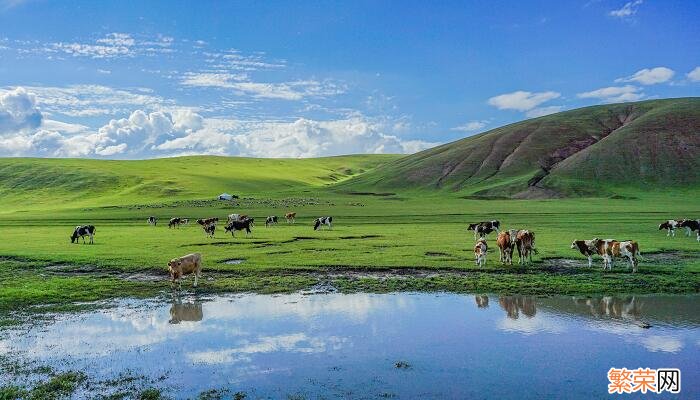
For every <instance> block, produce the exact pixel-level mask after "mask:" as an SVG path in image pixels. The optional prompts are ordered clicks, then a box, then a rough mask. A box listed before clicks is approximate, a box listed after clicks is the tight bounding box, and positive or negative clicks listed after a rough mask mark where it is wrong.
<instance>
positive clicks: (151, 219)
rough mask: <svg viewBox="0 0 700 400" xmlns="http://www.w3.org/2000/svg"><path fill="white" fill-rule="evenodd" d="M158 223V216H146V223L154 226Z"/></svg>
mask: <svg viewBox="0 0 700 400" xmlns="http://www.w3.org/2000/svg"><path fill="white" fill-rule="evenodd" d="M157 224H158V218H156V217H154V216H150V217H148V225H151V226H156V225H157Z"/></svg>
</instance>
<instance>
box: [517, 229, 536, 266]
mask: <svg viewBox="0 0 700 400" xmlns="http://www.w3.org/2000/svg"><path fill="white" fill-rule="evenodd" d="M515 248H516V249H518V263H519V264H524V263H525V259H526V258H527V259H528V260H529V262H532V253H534V252H536V251H537V250H535V232H532V231H529V230H526V229H521V230H519V231H518V232H517V233H516V235H515Z"/></svg>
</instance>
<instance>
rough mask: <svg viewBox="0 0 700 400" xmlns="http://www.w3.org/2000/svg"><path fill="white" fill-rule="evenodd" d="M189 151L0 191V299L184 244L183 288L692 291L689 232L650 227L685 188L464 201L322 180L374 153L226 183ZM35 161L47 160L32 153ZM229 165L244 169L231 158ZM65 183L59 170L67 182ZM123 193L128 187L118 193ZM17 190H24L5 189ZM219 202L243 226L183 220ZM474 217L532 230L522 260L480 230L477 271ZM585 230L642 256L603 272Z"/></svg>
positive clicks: (691, 209)
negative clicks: (188, 261) (154, 162)
mask: <svg viewBox="0 0 700 400" xmlns="http://www.w3.org/2000/svg"><path fill="white" fill-rule="evenodd" d="M195 159H196V161H200V162H198V163H190V167H189V169H184V170H182V171H186V172H187V173H186V174H185V173H183V172H181V171H178V170H175V171H173V170H170V169H165V167H163V165H165V164H166V163H168V162H169V163H170V164H169V165H176V166H178V167H176V168H180V167H179V166H180V165H182V163H175V162H174V161H183V160H181V159H179V160H158V162H159V164H160V165H158V166H157V168H153V169H150V168H149V169H146V171H147V173H146V174H152V176H151V177H150V178H149V179H150V181H149V180H148V179H144V178H142V177H139V179H136V178H130V177H129V172H131V173H132V174H133V175H134V176H136V172H135V171H136V170H135V169H133V166H131V165H129V164H130V163H148V162H147V161H138V162H136V161H134V162H121V164H122V165H123V164H126V165H127V166H128V167H129V168H121V167H118V168H114V166H110V168H109V169H108V170H105V173H106V174H112V175H115V176H118V177H119V179H121V180H123V181H125V182H129V181H133V182H135V183H134V185H135V186H136V187H137V188H136V189H135V188H134V187H128V185H127V186H126V187H120V193H119V194H114V192H115V191H114V190H112V189H110V188H109V187H102V186H99V185H97V187H96V189H95V191H88V194H87V195H85V196H80V195H75V194H74V193H72V192H71V189H70V188H64V187H61V185H59V184H55V185H53V186H54V187H55V188H56V189H54V190H55V192H56V195H55V196H54V197H55V198H59V199H61V201H57V202H55V203H54V204H53V205H52V206H51V205H47V204H46V202H47V199H45V198H42V202H43V204H35V203H34V202H33V200H32V199H31V197H32V196H35V195H36V190H34V189H32V188H31V187H30V188H29V189H26V188H25V191H24V192H22V190H18V191H17V192H16V193H15V194H14V196H6V197H5V200H4V201H5V204H4V208H3V211H2V213H0V237H2V240H0V265H1V268H0V283H1V284H0V309H4V310H6V311H11V310H16V309H18V308H21V307H23V306H25V305H26V306H29V305H38V304H41V305H44V306H45V307H46V306H47V305H48V307H49V308H50V309H70V308H71V307H74V306H75V303H74V302H76V301H80V302H83V301H93V300H99V299H104V298H112V297H120V296H148V295H153V294H154V293H157V292H159V291H162V290H167V289H168V288H169V282H168V276H167V261H168V260H169V259H170V258H173V257H177V256H181V255H184V254H187V253H190V252H199V253H202V255H203V258H204V273H203V275H204V279H203V280H202V281H201V284H200V286H199V287H198V288H197V289H196V290H197V291H198V292H204V293H206V292H229V291H234V292H240V291H255V292H262V293H274V292H290V291H295V290H301V289H308V288H310V287H313V286H314V285H318V284H331V285H333V286H334V287H336V288H338V289H340V290H342V291H360V290H364V291H378V292H384V291H394V290H419V291H422V290H431V291H441V290H448V291H457V292H492V293H526V294H592V293H596V294H600V293H678V292H685V293H688V292H697V291H698V289H699V288H700V280H699V279H698V276H699V275H698V273H699V272H700V253H698V248H699V247H700V243H698V242H697V241H695V238H694V237H692V238H688V237H686V236H685V234H684V232H681V231H679V232H678V233H677V237H676V238H667V237H666V234H665V232H660V231H658V229H657V226H658V223H659V222H660V221H662V220H665V219H668V218H679V217H685V216H692V215H698V214H700V207H698V204H697V202H694V201H693V199H694V198H696V197H695V193H693V192H692V191H691V192H689V193H683V192H673V193H643V192H640V191H636V192H634V191H632V190H631V189H630V190H629V191H628V192H624V190H625V189H624V188H621V189H619V190H618V193H619V192H623V193H626V196H621V197H622V198H616V199H610V198H597V199H595V198H592V199H589V198H587V199H552V200H473V199H469V198H463V197H462V196H460V195H459V194H458V193H457V194H455V193H447V192H440V191H434V192H430V191H403V192H396V193H393V192H392V193H388V192H385V193H372V192H352V191H350V190H347V189H343V190H342V191H339V190H337V189H336V187H335V186H334V185H333V184H332V183H333V182H334V179H335V180H339V181H342V180H345V179H347V178H348V177H350V176H352V175H353V174H352V171H361V170H364V169H365V168H367V169H369V168H372V166H373V165H375V164H376V163H378V162H383V161H386V159H387V158H384V159H382V158H377V159H373V158H372V157H369V156H361V157H358V158H352V157H347V158H331V159H325V160H324V162H322V163H319V164H317V165H316V166H315V167H313V168H312V169H310V171H308V172H305V173H300V172H299V171H300V170H297V169H295V168H294V166H293V165H284V164H283V165H284V168H283V170H284V171H283V170H278V171H277V172H275V173H274V174H273V175H275V176H276V178H277V179H276V180H275V181H273V180H271V179H270V176H269V175H264V174H263V175H262V176H243V173H240V174H236V173H235V172H232V171H231V170H229V172H228V173H229V174H230V175H232V176H234V177H235V178H233V182H234V183H228V184H226V185H222V184H221V183H220V182H219V181H218V180H217V179H216V178H215V177H214V178H212V177H210V176H207V175H205V174H204V172H205V170H206V169H207V168H208V166H209V165H211V162H210V161H211V160H208V158H207V157H201V158H195ZM214 160H216V161H220V162H224V163H230V162H231V161H229V160H230V159H220V160H217V159H214ZM13 162H14V163H17V161H13ZM47 162H48V163H52V164H51V165H50V167H51V168H46V165H43V166H42V165H41V164H42V163H47ZM238 162H239V163H243V164H246V163H249V162H252V161H251V160H245V159H243V160H238ZM287 162H289V161H287ZM61 163H68V164H69V167H70V168H69V170H71V171H76V170H77V171H81V170H87V169H89V167H90V164H91V163H95V162H94V161H90V160H68V161H62V160H48V161H39V162H36V163H35V162H34V160H32V161H31V162H29V163H27V162H25V163H20V165H21V166H22V167H23V168H29V167H27V164H29V165H31V167H32V168H37V166H36V164H38V165H39V167H43V168H44V170H51V169H52V168H54V173H58V174H59V175H60V171H63V170H64V168H65V167H66V166H65V165H60V164H61ZM291 164H293V162H291ZM0 165H1V164H0ZM193 165H194V167H193ZM233 166H235V167H237V168H240V170H241V171H251V170H252V171H255V169H251V167H250V165H241V164H235V161H234V164H233ZM7 168H9V167H8V166H7V165H6V166H5V170H6V169H7ZM12 168H19V167H18V166H17V164H15V165H13V166H12ZM2 170H3V169H2V168H0V171H2ZM56 171H59V172H56ZM158 171H160V175H157V174H156V173H157V172H158ZM217 171H218V169H217ZM301 171H303V169H302V170H301ZM71 173H73V172H71ZM217 173H219V172H217ZM255 173H256V174H259V172H255ZM324 173H325V174H326V175H323V174H324ZM118 174H119V175H118ZM142 175H144V174H142ZM182 176H184V177H185V178H183V177H182ZM176 177H177V178H176ZM190 177H194V178H190ZM175 179H180V180H185V181H187V179H190V181H188V185H190V186H187V185H185V184H182V187H183V188H187V189H183V192H184V193H182V194H181V195H179V196H173V195H171V194H169V193H168V191H167V188H168V186H167V185H166V184H162V183H161V185H163V186H158V187H159V188H160V190H153V191H150V192H143V191H139V189H138V188H143V187H144V186H146V187H155V186H157V184H156V183H154V182H168V181H171V180H172V181H175ZM295 179H296V181H295ZM42 181H43V178H42ZM59 181H60V182H65V181H64V180H59ZM238 181H243V182H245V183H246V184H247V185H248V186H243V187H245V188H246V189H248V188H257V191H253V190H251V191H250V192H243V191H235V193H236V194H237V195H239V196H240V198H239V199H236V200H234V201H233V202H228V201H218V200H213V197H215V196H216V195H217V194H218V193H219V192H222V191H226V187H231V186H235V187H239V186H238V185H236V184H235V182H238ZM78 182H80V181H79V180H78ZM207 182H219V183H218V185H219V186H216V185H214V184H212V185H211V186H214V187H213V188H212V189H209V192H210V194H211V195H210V196H209V197H208V198H207V197H204V196H203V192H204V191H205V186H206V185H207ZM25 185H27V183H26V182H25ZM227 185H228V186H227ZM75 186H76V183H75V182H73V183H72V186H71V187H75ZM188 190H192V192H189V191H188ZM228 191H229V192H232V193H233V192H234V191H232V190H231V189H229V190H228ZM128 193H132V194H133V193H141V194H140V195H138V196H137V195H132V196H131V197H129V196H128V195H127V194H128ZM144 193H148V195H146V194H144ZM20 194H22V195H23V196H24V199H25V200H26V201H25V202H20V201H18V198H19V197H21V196H20ZM70 196H74V198H70ZM288 211H296V212H297V221H296V223H295V224H287V223H286V222H285V221H284V218H283V217H282V216H283V215H284V213H285V212H288ZM230 213H243V214H248V215H250V216H253V217H255V219H256V225H255V228H254V230H253V234H252V235H251V236H250V237H246V236H245V235H244V234H242V233H237V234H236V237H235V238H233V237H232V236H231V235H230V234H226V233H224V231H223V224H220V225H219V228H218V230H217V232H216V236H215V237H214V238H213V239H210V238H207V237H206V236H205V235H204V232H203V231H202V229H201V228H200V227H199V226H198V225H197V224H196V223H195V222H194V220H195V219H196V218H203V217H214V216H217V217H219V218H220V219H225V218H226V216H227V215H228V214H230ZM151 215H153V216H156V217H158V219H159V224H158V225H157V226H156V227H152V226H149V225H148V224H147V223H146V219H147V217H148V216H151ZM268 215H278V216H279V217H280V223H279V224H278V225H276V226H272V227H269V228H266V227H265V225H264V217H265V216H268ZM324 215H332V216H333V217H334V226H333V230H327V229H326V228H323V229H322V230H320V231H314V230H313V228H312V221H313V219H314V218H316V217H319V216H324ZM175 216H178V217H185V218H190V220H191V221H192V222H190V224H189V225H186V226H182V227H180V228H174V229H169V228H168V227H167V220H168V219H169V218H171V217H175ZM488 219H499V220H501V222H502V224H503V227H505V228H507V229H510V228H519V229H531V230H533V231H535V233H536V247H537V249H538V254H537V255H536V256H535V257H534V262H533V263H532V264H528V265H525V266H518V265H517V264H516V265H513V266H506V265H503V264H501V263H500V262H499V261H498V251H497V249H496V247H495V234H492V235H491V236H490V237H489V244H490V254H489V256H488V262H487V265H486V267H484V268H477V267H476V266H475V264H474V256H473V244H474V237H473V233H472V232H468V231H466V226H467V224H468V223H469V222H475V221H481V220H488ZM88 223H90V224H94V225H96V227H97V233H96V236H95V244H94V245H83V244H82V241H81V243H80V244H71V243H70V239H69V236H70V234H71V233H72V230H73V228H74V227H75V226H76V225H78V224H88ZM593 237H601V238H603V237H605V238H608V237H614V238H618V239H635V240H637V241H639V243H640V246H641V251H642V254H643V255H644V256H645V258H644V259H643V260H642V261H641V264H640V271H639V272H638V273H636V274H632V273H631V272H630V271H629V268H628V265H627V263H626V262H623V261H618V262H617V263H616V266H615V268H614V270H613V271H612V272H603V271H602V270H601V260H600V259H596V260H595V263H594V265H593V267H592V268H589V267H588V266H587V262H586V260H585V259H584V258H583V257H582V256H581V255H580V254H578V252H576V251H575V250H571V249H570V244H571V242H572V240H574V239H589V238H593ZM183 289H184V290H191V280H186V281H185V283H184V284H183Z"/></svg>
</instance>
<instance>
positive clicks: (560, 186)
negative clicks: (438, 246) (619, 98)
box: [339, 98, 700, 198]
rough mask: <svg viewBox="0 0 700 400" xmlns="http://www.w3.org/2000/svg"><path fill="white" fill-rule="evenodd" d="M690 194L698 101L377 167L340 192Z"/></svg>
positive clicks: (468, 144)
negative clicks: (685, 191)
mask: <svg viewBox="0 0 700 400" xmlns="http://www.w3.org/2000/svg"><path fill="white" fill-rule="evenodd" d="M699 184H700V98H679V99H664V100H650V101H641V102H636V103H622V104H610V105H601V106H593V107H586V108H580V109H576V110H571V111H566V112H560V113H557V114H552V115H548V116H544V117H540V118H534V119H530V120H526V121H522V122H518V123H514V124H511V125H507V126H503V127H500V128H497V129H493V130H490V131H488V132H485V133H482V134H479V135H475V136H471V137H468V138H465V139H462V140H458V141H456V142H452V143H448V144H445V145H442V146H438V147H435V148H432V149H428V150H425V151H422V152H420V153H416V154H413V155H410V156H407V157H403V158H401V159H398V160H395V161H393V162H389V163H386V164H384V165H382V166H380V167H378V168H376V169H374V170H372V171H369V172H367V173H366V174H363V175H361V176H357V177H354V178H352V179H350V180H348V181H345V182H343V183H342V184H340V185H339V189H341V190H347V191H395V190H406V189H412V190H419V191H425V190H430V191H434V190H442V191H451V192H458V193H460V194H463V195H465V196H469V197H476V198H504V197H507V198H554V197H567V196H601V195H602V196H611V195H614V194H615V193H617V190H619V189H624V188H635V189H637V190H639V189H643V190H653V189H654V188H664V189H668V188H675V189H680V190H682V189H683V188H687V187H689V186H690V187H693V188H697V187H698V185H699ZM623 191H624V190H623Z"/></svg>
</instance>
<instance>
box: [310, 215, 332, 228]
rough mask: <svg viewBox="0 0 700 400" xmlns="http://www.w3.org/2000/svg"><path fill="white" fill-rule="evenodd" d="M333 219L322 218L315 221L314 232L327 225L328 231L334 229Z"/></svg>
mask: <svg viewBox="0 0 700 400" xmlns="http://www.w3.org/2000/svg"><path fill="white" fill-rule="evenodd" d="M332 223H333V217H321V218H316V219H315V220H314V230H315V231H317V230H318V229H319V228H320V227H321V225H327V226H328V229H331V230H332V229H333V225H332Z"/></svg>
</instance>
